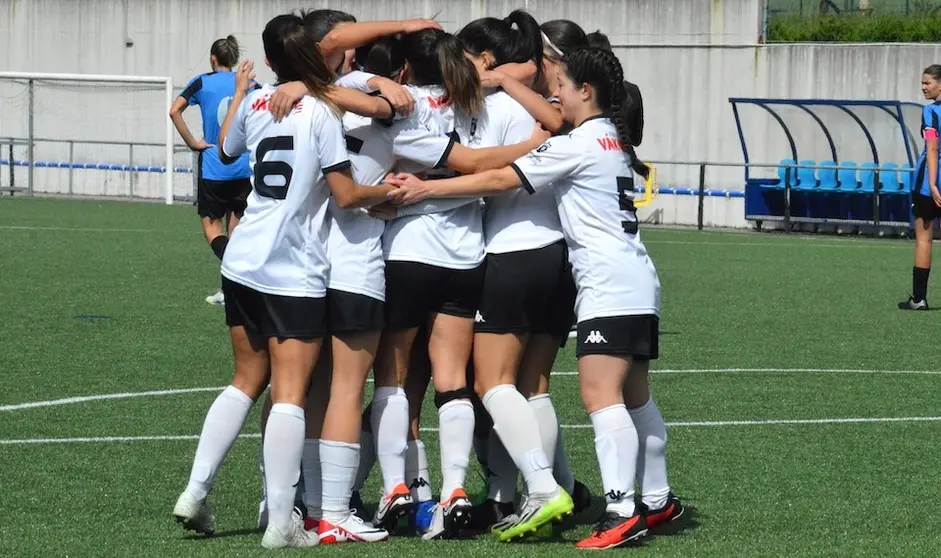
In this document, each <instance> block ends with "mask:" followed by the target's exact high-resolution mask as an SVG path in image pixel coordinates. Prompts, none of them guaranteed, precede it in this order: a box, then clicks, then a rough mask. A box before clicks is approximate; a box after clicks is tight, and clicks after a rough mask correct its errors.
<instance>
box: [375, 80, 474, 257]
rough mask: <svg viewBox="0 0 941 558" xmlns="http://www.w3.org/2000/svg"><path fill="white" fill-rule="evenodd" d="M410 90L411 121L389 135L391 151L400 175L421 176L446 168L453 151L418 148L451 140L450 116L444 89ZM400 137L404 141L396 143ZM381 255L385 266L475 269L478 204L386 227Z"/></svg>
mask: <svg viewBox="0 0 941 558" xmlns="http://www.w3.org/2000/svg"><path fill="white" fill-rule="evenodd" d="M408 90H409V92H410V93H411V94H412V97H414V98H415V111H414V112H413V113H412V115H411V116H410V117H409V118H406V119H403V120H398V121H396V122H395V123H394V124H393V125H392V127H391V128H390V129H389V130H390V133H392V134H394V135H395V141H394V147H393V150H394V152H395V155H396V157H397V158H398V159H400V163H399V164H398V170H400V171H402V172H411V173H422V172H424V171H427V170H429V169H433V168H435V167H441V166H444V164H445V162H446V161H447V159H448V155H449V154H450V152H451V145H448V146H447V147H445V149H444V150H443V151H438V150H434V151H432V150H430V149H428V150H426V151H423V152H422V151H421V146H422V144H424V143H431V142H432V141H434V140H433V138H437V140H436V141H439V142H440V141H441V136H447V135H451V133H452V132H453V131H454V110H453V109H452V108H451V106H450V105H448V104H445V103H444V102H443V100H442V99H443V97H444V89H443V88H442V87H438V86H421V87H417V86H408ZM402 134H405V137H404V139H399V137H398V136H399V135H402ZM452 137H453V136H452ZM445 139H446V138H445ZM451 141H452V142H453V141H454V139H452V140H451ZM436 157H437V158H436ZM452 174H453V173H452ZM382 249H383V253H384V255H385V258H386V260H393V261H410V262H419V263H426V264H429V265H434V266H438V267H443V268H447V269H473V268H475V267H477V266H478V265H480V263H481V262H483V259H484V238H483V226H482V222H481V210H480V204H479V203H469V204H465V205H462V206H461V207H458V208H456V209H451V210H448V211H443V212H441V213H432V214H428V215H411V216H407V217H401V218H399V219H395V220H394V221H389V222H388V223H387V224H386V230H385V233H384V234H383V235H382Z"/></svg>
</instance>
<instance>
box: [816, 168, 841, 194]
mask: <svg viewBox="0 0 941 558" xmlns="http://www.w3.org/2000/svg"><path fill="white" fill-rule="evenodd" d="M820 166H821V167H825V168H822V169H820V170H819V171H818V172H817V176H818V177H819V179H820V189H821V190H823V191H827V192H832V191H834V190H836V188H837V182H836V174H837V170H836V169H837V166H836V163H835V162H833V161H822V162H821V163H820Z"/></svg>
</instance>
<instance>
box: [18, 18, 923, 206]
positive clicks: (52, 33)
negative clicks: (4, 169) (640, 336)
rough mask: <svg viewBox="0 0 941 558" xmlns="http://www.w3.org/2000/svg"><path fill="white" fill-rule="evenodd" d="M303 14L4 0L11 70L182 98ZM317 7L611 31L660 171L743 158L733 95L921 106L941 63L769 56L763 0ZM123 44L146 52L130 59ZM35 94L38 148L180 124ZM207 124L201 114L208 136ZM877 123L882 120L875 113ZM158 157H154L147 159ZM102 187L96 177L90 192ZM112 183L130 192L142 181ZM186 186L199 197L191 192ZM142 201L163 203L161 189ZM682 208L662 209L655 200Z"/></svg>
mask: <svg viewBox="0 0 941 558" xmlns="http://www.w3.org/2000/svg"><path fill="white" fill-rule="evenodd" d="M297 7H298V4H297V3H296V1H290V2H289V1H284V0H264V1H262V0H226V1H223V0H153V1H146V2H145V1H134V0H126V1H125V2H123V3H122V2H115V1H110V0H0V68H4V69H10V70H22V71H44V72H79V73H108V74H136V75H142V74H143V75H170V76H172V77H173V79H174V81H175V83H176V84H178V86H182V85H183V84H184V83H185V82H186V80H188V79H189V78H190V77H192V76H193V75H195V74H198V73H200V72H203V71H206V70H208V48H209V45H210V44H211V42H212V40H214V39H216V38H218V37H222V36H225V35H226V34H229V33H233V34H235V35H236V36H237V37H238V38H239V39H240V40H241V41H242V43H243V45H244V47H245V56H246V57H249V58H252V59H255V60H256V61H260V60H262V59H263V55H262V49H261V45H260V31H261V28H262V27H263V25H264V23H265V22H266V21H267V20H268V19H269V18H270V17H272V16H273V15H276V14H278V13H281V12H284V11H288V10H291V9H295V8H297ZM304 7H308V8H318V7H335V8H340V9H344V10H346V11H349V12H351V13H353V14H355V15H357V16H358V17H359V18H360V19H361V20H368V19H386V18H406V17H416V16H431V15H434V14H435V13H436V12H438V11H439V10H442V11H441V14H440V15H439V16H438V18H439V20H441V21H442V22H443V24H444V26H445V27H446V28H447V29H448V30H451V31H456V30H457V29H459V28H460V27H461V26H462V25H463V24H465V23H466V22H468V21H470V20H472V19H473V18H476V17H480V16H483V15H496V16H501V15H505V14H507V13H508V12H509V11H510V10H511V9H512V8H516V7H525V8H527V9H528V10H529V11H531V12H532V13H533V15H534V16H535V17H536V18H537V20H540V21H546V20H549V19H554V18H569V19H573V20H575V21H577V22H579V23H581V24H582V26H583V27H584V28H585V29H586V30H588V31H591V30H594V29H601V30H602V31H605V32H607V33H608V34H609V36H610V38H611V40H612V42H613V43H615V45H619V46H617V47H616V51H617V52H618V54H619V56H620V57H621V60H622V62H623V63H624V66H625V72H626V74H627V76H628V79H630V80H631V81H633V82H635V83H637V84H638V85H639V86H640V88H641V90H642V92H643V95H644V100H645V112H646V128H645V133H644V136H645V137H644V143H643V145H642V146H641V147H640V148H639V150H638V152H639V154H640V155H641V156H642V157H644V158H645V159H650V160H672V161H684V160H693V161H699V160H709V161H733V162H735V161H739V162H740V161H742V160H743V159H742V153H741V147H740V144H739V141H738V136H737V133H736V129H735V124H734V120H733V116H732V110H731V106H730V104H729V102H728V98H729V97H785V98H786V97H796V98H809V97H816V98H859V99H876V98H879V99H902V100H919V89H918V82H919V78H920V73H921V70H922V69H923V68H924V67H925V66H927V65H929V64H931V63H935V62H938V61H939V60H941V46H936V45H824V44H817V45H770V46H766V45H757V44H756V42H757V39H758V30H759V28H760V19H761V10H762V2H756V1H754V0H683V1H681V0H675V1H670V2H664V1H662V0H632V1H622V0H582V1H578V2H575V1H570V0H568V1H567V0H528V1H525V0H489V1H488V0H452V1H448V2H445V1H444V0H410V1H405V0H387V1H382V2H379V1H374V0H342V1H340V0H329V1H328V0H320V1H313V2H308V3H306V4H305V5H304ZM125 38H129V39H131V41H132V42H133V45H132V46H125ZM259 74H260V75H259V77H260V79H270V77H271V76H270V75H269V74H268V73H266V72H265V71H261V72H260V73H259ZM17 87H18V88H19V89H16V88H17ZM37 97H38V99H40V101H41V102H40V105H41V106H40V107H38V112H41V113H42V117H41V119H40V117H39V116H37V118H38V120H37V134H39V135H44V136H53V137H71V138H75V139H109V140H111V139H116V140H122V141H124V140H134V141H161V139H162V130H163V124H164V122H165V120H164V119H165V118H166V116H165V108H164V107H163V105H162V102H161V100H160V99H161V98H160V94H159V93H157V92H153V91H150V92H148V91H141V90H139V89H131V90H117V91H113V90H107V92H103V91H93V92H91V94H84V95H80V94H78V93H77V92H76V88H74V87H65V88H62V87H60V88H58V90H57V89H55V88H48V89H47V90H43V91H42V92H40V93H38V94H37ZM0 98H3V99H4V103H3V104H0V136H9V135H25V123H26V117H25V111H24V107H25V97H24V86H22V85H16V84H10V83H3V82H0ZM749 110H751V112H748V111H749ZM193 112H195V111H188V112H187V113H188V115H189V119H190V120H191V121H193V122H194V123H195V122H198V118H194V117H195V115H194V114H190V113H193ZM742 114H743V117H746V126H745V131H746V134H747V136H748V138H749V142H750V152H751V153H750V154H751V156H752V160H753V161H766V162H773V161H777V160H779V159H781V158H782V157H784V156H786V155H787V153H786V151H783V148H784V145H785V144H784V143H783V134H781V133H780V132H779V131H777V130H776V128H775V127H774V126H772V121H770V119H769V118H768V117H767V116H765V115H763V114H760V112H759V111H757V110H754V109H744V110H743V113H742ZM788 118H789V119H790V120H789V121H793V122H794V123H795V124H796V125H795V126H794V128H795V129H797V130H798V131H797V134H798V136H799V143H800V144H801V146H802V147H801V152H800V154H799V155H800V157H801V158H811V159H816V160H822V159H823V158H829V156H827V157H823V156H822V155H821V153H823V152H822V151H821V150H822V148H823V146H824V145H825V144H823V143H822V140H821V137H822V136H821V135H820V132H819V131H818V129H817V127H816V126H815V125H810V121H808V120H807V117H806V116H802V115H800V114H793V115H788ZM872 118H873V119H874V121H875V119H876V115H872ZM827 123H828V125H830V126H831V128H832V129H833V130H834V134H835V138H834V139H835V140H836V141H837V142H838V143H839V144H840V145H841V152H843V150H845V153H846V154H847V156H846V157H845V158H848V157H855V158H856V159H857V160H860V161H861V160H866V157H864V156H865V155H866V153H865V152H862V151H860V150H861V147H860V146H862V145H864V144H863V143H861V142H862V137H861V135H860V133H859V131H858V126H856V125H855V123H852V122H851V121H849V120H848V119H847V118H846V117H845V116H841V115H840V114H838V113H833V114H831V115H829V116H828V117H827ZM893 126H895V127H893ZM874 133H875V135H876V136H877V141H878V142H879V144H880V146H882V145H885V146H889V145H890V144H891V143H892V142H893V141H896V142H897V143H899V144H900V142H898V141H897V140H895V139H894V138H897V137H898V136H900V134H899V132H898V131H897V124H896V125H894V124H893V123H892V122H891V121H889V120H888V119H883V120H882V121H881V123H878V122H877V123H876V124H875V125H874ZM86 149H87V148H86ZM885 149H888V150H891V149H896V148H891V147H885ZM41 150H42V151H43V153H42V154H43V155H48V156H49V158H52V157H62V154H63V148H61V147H58V148H53V147H52V146H46V147H42V148H41ZM896 151H897V149H896ZM20 154H21V155H22V152H20ZM823 154H824V155H825V154H826V153H823ZM82 156H83V157H89V158H90V157H97V158H99V159H100V158H102V157H108V158H110V159H114V158H117V162H122V161H124V160H126V158H127V153H126V148H123V149H121V150H117V151H115V150H113V149H112V150H110V151H109V150H108V149H101V148H99V149H96V150H87V151H85V152H83V155H82ZM149 156H151V155H150V154H149V153H147V152H146V150H143V149H142V150H141V152H140V153H138V154H135V157H139V158H145V157H149ZM153 156H154V157H159V153H156V152H155V154H154V155H153ZM178 157H179V160H180V162H185V161H186V159H187V157H186V156H185V154H181V155H179V156H178ZM0 158H2V156H0ZM105 160H108V159H105ZM109 162H111V161H110V160H109ZM146 162H149V161H142V160H138V164H143V163H146ZM178 164H179V163H178ZM17 172H18V173H22V171H17ZM79 172H86V171H79ZM88 172H91V171H88ZM95 173H96V174H97V173H98V171H95ZM0 174H5V173H0ZM47 174H48V176H43V177H42V178H43V181H44V182H46V183H48V184H50V185H56V184H58V186H55V187H56V188H59V189H61V186H62V184H61V180H59V181H58V182H57V179H56V178H55V177H54V176H53V175H56V174H61V172H60V171H54V170H50V171H48V173H47ZM117 174H123V173H117ZM742 178H743V173H742V171H741V170H740V169H719V168H711V169H709V171H708V172H707V185H708V186H709V187H711V188H719V189H741V185H742ZM146 179H147V177H143V178H141V180H146ZM5 180H6V178H0V181H5ZM23 180H24V181H25V179H23ZM98 180H100V179H99V178H97V177H96V178H93V179H89V180H88V181H87V182H88V185H89V187H92V186H93V185H94V184H95V183H96V181H98ZM132 180H133V178H132ZM37 182H38V181H37ZM73 182H74V177H73ZM112 182H114V183H115V184H117V185H118V186H120V187H123V186H124V185H125V184H126V183H127V182H128V179H127V178H126V177H118V178H117V179H115V180H113V181H112ZM157 182H158V183H159V180H158V181H157ZM180 182H181V188H185V187H186V186H185V185H186V180H181V181H180ZM659 182H660V184H661V185H666V186H681V187H690V186H695V185H696V183H697V182H698V169H697V168H695V167H689V168H687V167H683V166H680V165H662V166H660V172H659ZM2 183H3V182H0V184H2ZM118 186H115V188H117V187H118ZM157 188H158V192H159V185H158V186H157ZM143 190H147V191H148V192H149V186H148V187H147V188H144V189H143ZM143 190H142V191H143ZM671 197H672V196H661V200H660V201H658V202H657V203H666V200H667V199H668V198H671ZM716 203H722V200H721V199H719V200H718V201H717V202H716ZM730 203H732V202H730ZM667 213H669V212H667Z"/></svg>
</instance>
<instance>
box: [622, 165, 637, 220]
mask: <svg viewBox="0 0 941 558" xmlns="http://www.w3.org/2000/svg"><path fill="white" fill-rule="evenodd" d="M628 192H630V193H631V194H633V193H634V178H633V177H630V176H619V177H618V205H619V206H620V207H621V211H627V212H629V213H630V214H631V216H632V217H634V220H633V221H621V226H622V227H624V232H626V233H627V234H637V208H636V207H634V200H632V199H631V198H630V197H628Z"/></svg>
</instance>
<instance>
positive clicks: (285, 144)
mask: <svg viewBox="0 0 941 558" xmlns="http://www.w3.org/2000/svg"><path fill="white" fill-rule="evenodd" d="M270 151H294V137H293V136H275V137H271V138H265V139H263V140H261V141H260V142H259V143H258V150H257V151H256V157H257V162H256V163H255V180H254V182H255V184H254V186H255V191H256V192H257V193H258V195H259V196H264V197H266V198H272V199H275V200H283V199H284V198H285V197H286V196H287V195H288V185H290V184H291V176H292V175H293V174H294V169H292V168H291V165H290V164H288V163H287V162H285V161H265V155H267V154H268V152H270ZM274 177H278V178H280V180H277V179H275V180H270V181H269V180H268V179H269V178H274ZM271 182H276V183H280V184H272V183H271Z"/></svg>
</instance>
